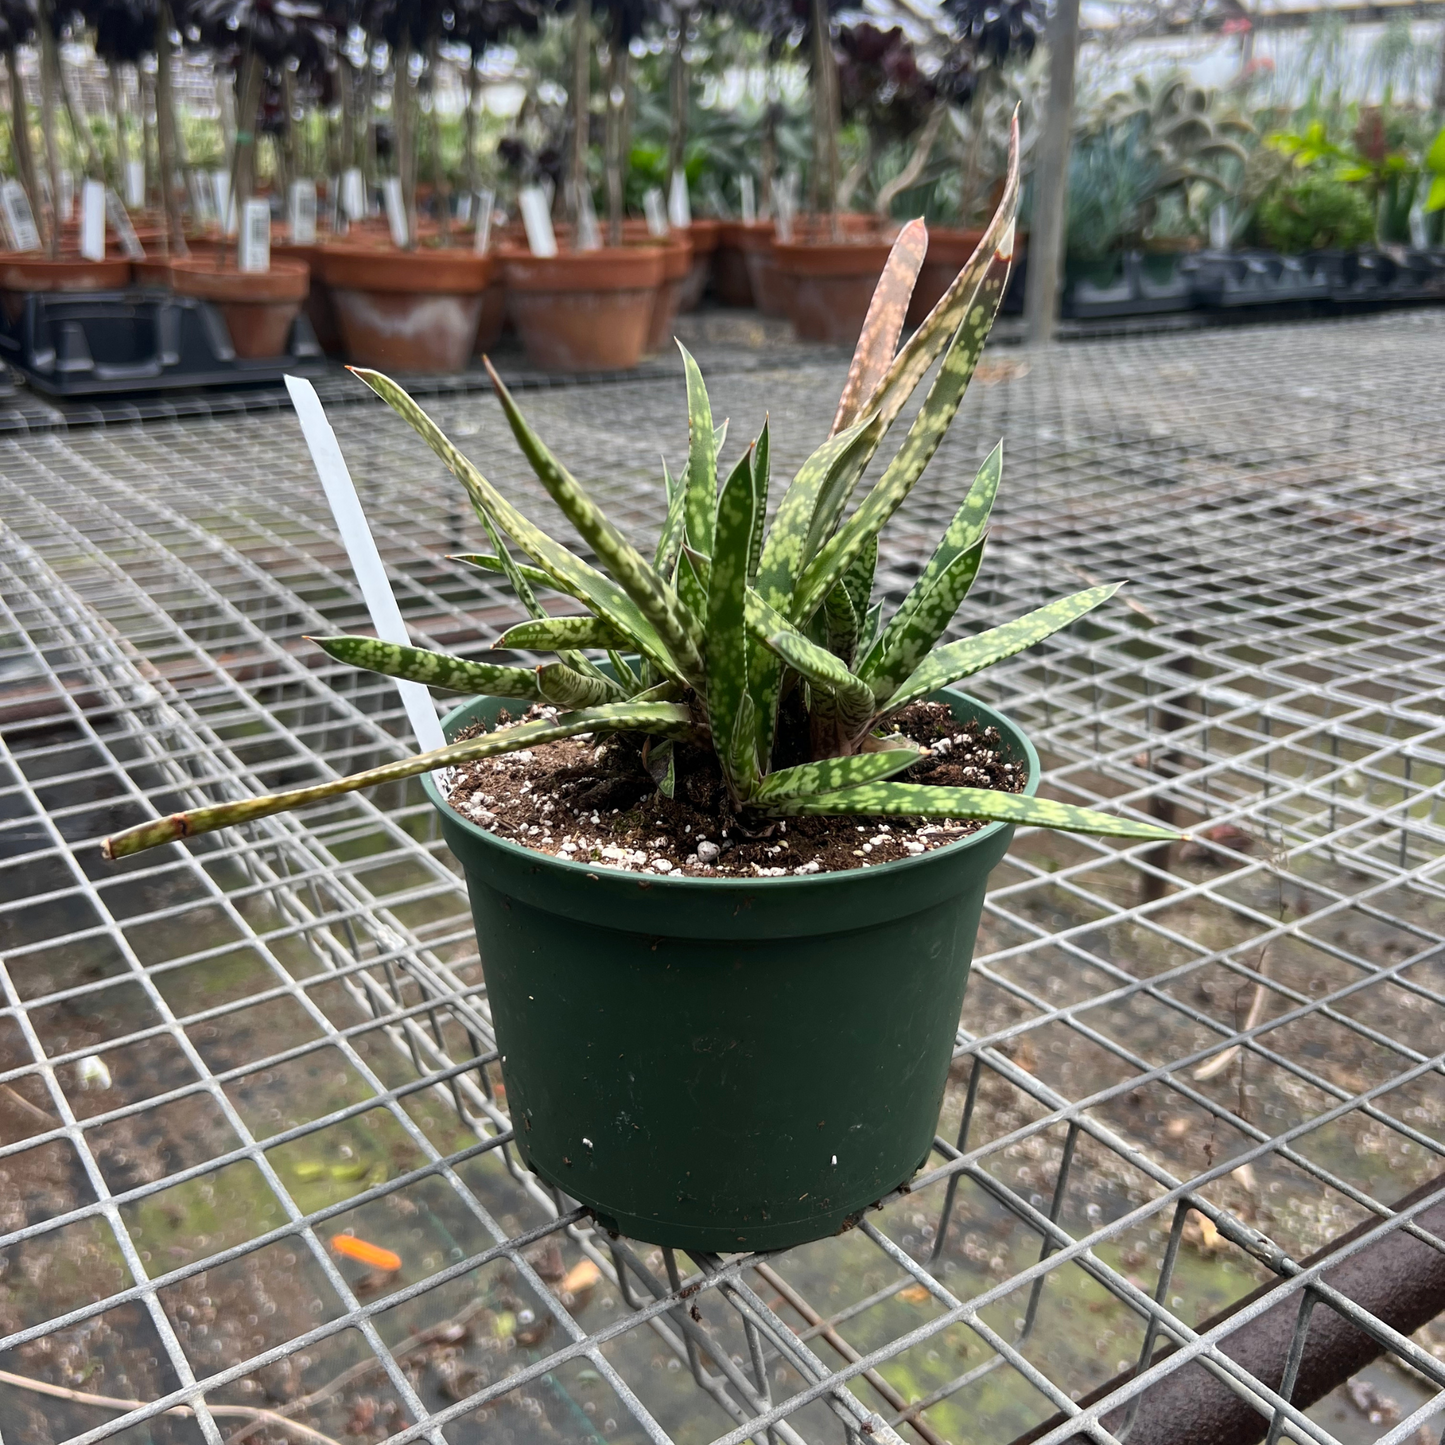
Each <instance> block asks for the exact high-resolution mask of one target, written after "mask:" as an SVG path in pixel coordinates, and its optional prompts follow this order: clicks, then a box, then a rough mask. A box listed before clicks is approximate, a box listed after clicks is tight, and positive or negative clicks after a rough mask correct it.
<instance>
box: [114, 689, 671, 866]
mask: <svg viewBox="0 0 1445 1445" xmlns="http://www.w3.org/2000/svg"><path fill="white" fill-rule="evenodd" d="M615 732H647V733H658V734H660V735H663V736H666V737H681V738H686V737H690V736H692V735H693V734H694V733H695V728H694V724H693V720H692V713H691V712H690V711H689V710H688V709H687V708H685V707H683V706H681V705H679V704H676V703H671V704H669V703H652V704H643V703H638V702H636V701H633V702H624V703H618V704H616V705H615V706H612V707H597V708H588V709H586V710H584V711H582V712H573V713H567V714H565V715H563V716H562V717H558V718H554V719H547V720H544V721H541V722H530V723H518V724H516V725H515V726H512V727H505V728H498V729H497V730H496V731H495V732H490V733H486V734H484V735H482V736H480V737H474V738H467V739H466V741H465V742H459V743H449V744H448V745H447V746H446V747H444V748H436V749H434V750H433V751H432V752H429V753H418V754H417V755H416V756H415V757H410V758H402V759H401V760H400V761H399V762H395V763H383V764H382V765H381V766H380V767H379V768H368V769H367V770H366V771H365V772H363V773H353V774H352V775H351V776H350V777H349V778H336V779H333V780H332V781H330V782H326V783H316V784H314V785H313V786H311V787H309V788H295V789H293V790H292V791H290V792H288V793H271V794H269V795H267V796H265V797H259V798H246V799H244V800H243V801H241V802H237V803H216V804H213V805H212V806H210V807H207V808H195V809H193V810H192V811H191V812H189V813H172V814H171V815H170V816H169V817H166V818H156V819H153V820H152V821H151V822H149V823H141V824H139V825H137V826H136V827H134V828H127V829H126V830H125V831H124V832H123V833H116V834H114V835H113V836H111V837H109V838H107V839H106V840H105V842H104V843H102V844H101V851H102V853H104V855H105V856H106V857H107V858H124V857H126V856H128V855H129V854H131V853H139V852H140V851H141V850H142V849H145V848H154V847H156V846H157V845H158V844H161V843H175V842H178V841H179V840H180V839H182V838H190V837H194V836H195V835H196V834H197V833H212V832H214V831H215V830H216V829H217V828H229V827H232V826H233V825H235V824H238V823H251V822H254V821H255V820H256V819H258V818H269V817H271V816H272V815H273V814H275V813H286V812H290V811H291V810H292V809H293V808H304V807H305V806H306V805H307V804H308V803H319V802H321V801H322V800H323V799H326V798H335V797H339V796H340V795H341V794H343V793H355V792H358V791H359V790H360V789H362V788H374V787H377V786H378V785H379V784H381V783H395V782H400V781H401V780H402V779H403V778H414V777H416V775H417V774H418V773H429V772H432V771H433V770H434V769H436V768H450V767H455V766H457V764H459V763H469V762H471V761H473V760H474V759H476V758H495V757H498V756H500V755H501V754H502V753H514V752H516V751H518V749H520V748H531V747H537V746H538V745H540V744H542V743H551V742H557V741H558V740H559V739H561V738H572V737H576V736H577V734H578V733H615Z"/></svg>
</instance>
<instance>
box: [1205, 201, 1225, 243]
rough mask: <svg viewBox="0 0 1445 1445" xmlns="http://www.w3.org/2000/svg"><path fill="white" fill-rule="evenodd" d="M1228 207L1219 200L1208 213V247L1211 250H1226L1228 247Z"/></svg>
mask: <svg viewBox="0 0 1445 1445" xmlns="http://www.w3.org/2000/svg"><path fill="white" fill-rule="evenodd" d="M1229 232H1230V225H1229V207H1228V206H1226V205H1225V204H1224V202H1223V201H1221V202H1220V203H1219V204H1218V205H1217V206H1215V208H1214V209H1213V210H1212V211H1211V212H1210V213H1209V249H1210V250H1211V251H1227V250H1228V249H1229Z"/></svg>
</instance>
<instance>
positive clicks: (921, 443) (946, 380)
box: [789, 267, 1008, 622]
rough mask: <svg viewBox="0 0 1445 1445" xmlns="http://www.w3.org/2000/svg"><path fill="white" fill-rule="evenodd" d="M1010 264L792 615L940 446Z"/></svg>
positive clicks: (813, 598)
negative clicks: (896, 449) (906, 433)
mask: <svg viewBox="0 0 1445 1445" xmlns="http://www.w3.org/2000/svg"><path fill="white" fill-rule="evenodd" d="M1007 270H1008V268H1007V267H1003V268H1002V269H1001V270H999V269H995V270H992V271H990V272H989V274H988V276H987V277H986V278H985V284H984V285H983V286H982V287H981V288H980V290H979V294H978V298H977V300H976V302H975V304H974V306H973V308H972V309H971V310H970V311H969V313H968V315H967V316H966V317H964V319H963V323H962V324H961V325H960V326H959V328H958V331H957V332H956V333H955V335H954V338H953V340H952V341H951V342H950V343H949V347H948V350H947V351H946V352H945V353H944V357H943V363H942V365H941V366H940V367H939V371H938V375H937V376H936V377H935V378H934V381H933V385H932V386H931V387H930V388H929V391H928V398H927V400H926V401H925V402H924V403H923V406H922V408H921V409H920V411H919V413H918V415H917V416H916V417H915V418H914V420H913V425H912V426H911V427H910V428H909V429H908V436H907V438H906V439H905V440H904V443H903V445H902V446H901V447H900V448H899V449H898V453H897V455H896V456H895V457H894V458H893V460H892V461H891V462H890V463H889V464H888V467H887V469H886V470H885V471H884V473H883V475H882V477H881V478H879V480H878V482H877V484H876V485H875V486H874V487H873V489H872V491H870V492H869V493H868V495H867V496H866V497H864V498H863V500H862V501H861V502H860V503H859V504H858V508H857V510H856V511H855V512H854V513H853V515H852V516H851V517H849V518H848V520H847V521H846V522H845V523H844V524H843V525H842V526H841V527H840V528H839V529H838V530H837V531H836V532H835V533H834V534H833V536H832V537H831V538H830V539H829V540H828V541H827V542H825V543H824V544H823V545H822V547H821V549H820V550H819V552H818V554H817V556H816V557H814V558H813V560H812V561H811V562H810V563H809V564H808V566H807V567H806V568H805V569H804V571H803V574H802V576H800V577H799V578H798V586H797V590H796V591H795V592H794V594H793V601H792V606H791V607H790V608H789V616H790V617H791V619H792V620H793V621H794V622H803V621H806V619H807V618H809V617H811V616H812V615H813V612H814V611H815V610H816V608H817V607H818V606H819V604H820V603H821V602H822V601H823V599H824V597H826V596H827V595H828V589H829V588H830V587H832V586H833V584H834V583H835V582H837V581H838V579H839V577H841V576H842V574H843V573H844V572H845V571H846V570H847V569H848V567H849V566H850V565H851V564H852V562H853V559H854V558H855V557H856V556H858V554H859V553H860V552H861V551H862V550H863V547H864V546H865V545H866V544H867V543H868V541H869V540H870V539H874V538H876V537H877V536H878V533H879V532H880V531H881V530H882V529H883V527H884V525H885V524H886V523H887V521H888V519H889V518H890V517H891V516H892V515H893V513H894V512H895V511H897V509H898V507H899V506H900V505H901V504H902V502H903V500H904V499H905V498H906V497H907V496H908V494H909V492H910V491H912V490H913V486H914V483H915V482H917V480H918V479H919V477H921V476H922V475H923V469H924V468H925V467H926V466H927V465H928V463H929V462H930V461H931V460H932V458H933V454H934V452H935V451H937V450H938V444H939V443H940V442H941V441H942V440H943V437H944V434H945V433H946V432H947V431H948V428H949V426H950V425H951V423H952V421H953V418H954V414H955V413H956V412H957V411H958V407H959V403H960V402H961V401H962V400H963V394H964V392H965V391H966V390H967V389H968V383H969V380H970V379H971V378H972V376H973V370H974V367H975V366H976V365H977V364H978V358H979V355H980V353H981V352H982V351H983V344H984V342H985V341H986V340H987V339H988V333H989V329H990V328H991V327H992V326H993V319H994V316H995V314H996V313H997V311H998V306H999V302H1000V300H1001V299H1002V297H1003V283H1004V281H1005V280H1006V279H1007Z"/></svg>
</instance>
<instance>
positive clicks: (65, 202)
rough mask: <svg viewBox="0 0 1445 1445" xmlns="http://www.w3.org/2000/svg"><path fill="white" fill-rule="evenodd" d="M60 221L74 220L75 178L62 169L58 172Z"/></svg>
mask: <svg viewBox="0 0 1445 1445" xmlns="http://www.w3.org/2000/svg"><path fill="white" fill-rule="evenodd" d="M59 210H60V219H61V220H62V221H70V220H73V219H74V218H75V177H74V176H73V175H72V174H71V173H70V172H69V171H68V170H65V169H64V168H62V169H61V172H60V205H59Z"/></svg>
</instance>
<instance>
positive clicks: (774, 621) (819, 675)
mask: <svg viewBox="0 0 1445 1445" xmlns="http://www.w3.org/2000/svg"><path fill="white" fill-rule="evenodd" d="M748 627H749V630H750V631H752V633H753V636H754V637H756V638H757V639H758V641H759V642H761V643H762V644H763V646H764V647H766V648H768V650H769V651H771V652H775V653H776V654H777V655H778V656H779V657H780V658H782V660H783V661H784V662H785V663H787V665H788V666H789V667H791V668H792V669H793V670H794V671H795V672H798V673H801V674H802V676H804V677H805V678H807V680H808V681H809V682H810V683H811V684H812V685H813V687H814V688H819V689H822V690H823V691H825V692H828V693H831V694H832V696H833V697H834V698H836V699H837V712H838V720H839V724H840V726H841V727H843V728H845V729H848V730H850V731H852V732H861V731H862V730H863V728H864V727H866V726H867V724H868V721H869V719H870V718H871V717H872V715H873V713H874V711H875V709H874V703H873V689H872V688H870V687H869V686H868V685H867V684H866V683H863V682H859V680H858V679H857V678H856V677H854V676H853V674H852V673H851V672H849V671H848V669H847V667H846V666H845V665H844V664H843V663H842V662H840V661H839V660H838V659H837V658H836V657H834V656H833V654H832V653H831V652H829V651H828V649H827V648H826V647H819V646H818V644H817V643H816V642H810V641H809V640H808V639H807V638H806V637H804V636H803V634H802V633H801V632H799V631H798V630H797V629H796V628H795V627H793V626H792V624H791V623H789V622H788V620H787V619H786V618H785V617H783V616H781V615H780V614H779V613H777V612H774V611H773V609H772V608H771V607H769V606H768V605H767V603H766V602H764V601H762V599H761V598H759V597H758V596H757V594H756V593H749V594H748Z"/></svg>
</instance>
